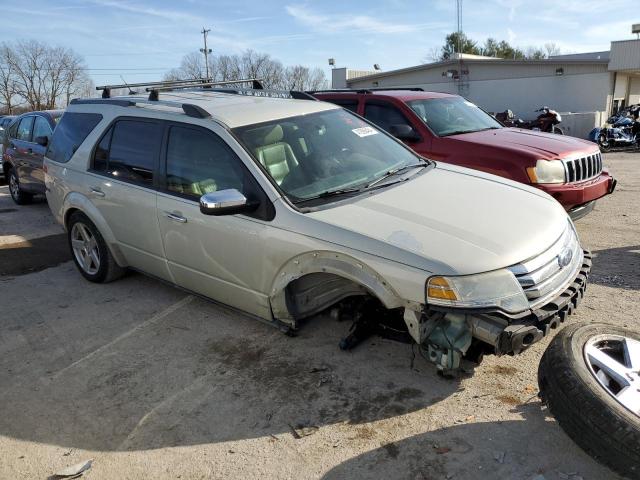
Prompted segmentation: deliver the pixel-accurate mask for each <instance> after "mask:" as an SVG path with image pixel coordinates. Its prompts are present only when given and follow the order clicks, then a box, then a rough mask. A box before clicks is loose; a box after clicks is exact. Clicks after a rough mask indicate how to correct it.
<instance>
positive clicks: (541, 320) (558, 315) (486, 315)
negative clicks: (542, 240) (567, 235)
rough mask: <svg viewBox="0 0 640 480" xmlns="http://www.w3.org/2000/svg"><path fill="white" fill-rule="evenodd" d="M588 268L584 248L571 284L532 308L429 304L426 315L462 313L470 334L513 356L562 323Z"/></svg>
mask: <svg viewBox="0 0 640 480" xmlns="http://www.w3.org/2000/svg"><path fill="white" fill-rule="evenodd" d="M590 271H591V253H590V252H588V251H586V250H584V259H583V261H582V265H581V267H580V270H579V271H578V274H577V275H576V277H575V278H574V279H573V281H572V282H571V284H570V285H569V286H568V287H567V288H566V289H565V290H564V291H562V292H561V293H560V294H559V295H557V296H556V297H555V298H553V299H552V300H550V301H549V302H547V303H546V304H544V305H543V306H541V307H539V308H536V309H534V310H527V311H525V312H523V313H520V314H517V315H510V314H507V313H505V312H502V311H495V310H494V311H482V310H479V311H472V310H465V311H462V310H461V309H455V310H454V309H449V308H438V307H435V306H429V308H428V310H427V311H426V312H425V314H426V316H427V317H430V316H433V315H438V314H439V315H442V314H443V313H444V314H445V316H446V315H447V313H448V314H458V315H460V314H464V315H465V318H466V323H467V324H468V325H470V326H471V330H472V332H471V333H472V336H473V338H474V339H475V340H476V341H480V342H482V343H484V344H486V345H487V346H490V347H493V348H492V350H493V351H492V352H491V353H494V354H496V355H506V354H510V355H514V354H518V353H520V352H522V351H523V350H525V349H526V348H528V347H529V346H531V345H532V344H534V343H536V342H537V341H539V340H540V339H542V338H543V337H544V336H546V335H547V334H549V332H550V331H551V330H553V329H555V328H557V327H558V326H559V325H560V324H561V323H563V322H564V321H565V320H566V319H567V317H568V316H569V315H571V314H572V313H573V312H574V310H575V309H576V308H577V307H578V305H579V304H580V301H581V300H582V297H583V296H584V293H585V291H586V289H587V280H588V277H589V272H590Z"/></svg>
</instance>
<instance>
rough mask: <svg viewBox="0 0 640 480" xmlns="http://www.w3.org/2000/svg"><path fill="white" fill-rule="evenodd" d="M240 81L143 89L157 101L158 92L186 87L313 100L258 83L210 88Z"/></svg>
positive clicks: (152, 99) (208, 90) (218, 91)
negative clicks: (248, 85)
mask: <svg viewBox="0 0 640 480" xmlns="http://www.w3.org/2000/svg"><path fill="white" fill-rule="evenodd" d="M239 82H240V81H234V80H230V81H226V82H207V83H201V84H183V85H169V86H162V87H157V88H156V87H148V88H146V89H145V90H146V91H147V92H149V100H151V101H157V100H158V99H159V98H160V95H159V94H160V92H173V91H176V90H187V89H193V88H198V89H207V90H206V91H207V92H217V93H228V94H232V95H251V96H255V97H276V98H288V97H290V98H293V99H295V100H314V101H317V100H318V99H317V98H315V97H314V96H313V95H311V94H309V93H307V92H301V91H298V90H275V89H265V88H263V87H262V84H260V87H259V88H256V86H255V85H254V86H253V88H211V87H214V86H224V85H231V84H235V83H239Z"/></svg>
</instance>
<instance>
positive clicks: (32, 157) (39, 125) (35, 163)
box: [27, 115, 53, 193]
mask: <svg viewBox="0 0 640 480" xmlns="http://www.w3.org/2000/svg"><path fill="white" fill-rule="evenodd" d="M52 132H53V131H52V130H51V126H50V125H49V122H48V121H47V119H46V118H44V117H42V116H40V115H36V116H35V119H34V122H33V134H32V136H31V146H30V147H29V148H30V149H31V153H30V154H29V155H28V157H27V161H28V163H29V171H30V172H31V178H30V181H31V184H32V186H33V188H34V189H37V190H38V191H39V192H40V193H44V170H43V165H42V162H43V161H44V153H45V152H46V150H47V147H45V146H42V145H40V144H39V143H37V142H36V138H38V137H46V138H47V141H50V140H51V134H52Z"/></svg>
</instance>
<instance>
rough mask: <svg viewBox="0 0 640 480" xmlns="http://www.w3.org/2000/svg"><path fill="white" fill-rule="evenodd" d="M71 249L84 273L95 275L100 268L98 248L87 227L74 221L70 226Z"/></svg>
mask: <svg viewBox="0 0 640 480" xmlns="http://www.w3.org/2000/svg"><path fill="white" fill-rule="evenodd" d="M71 249H72V250H73V255H74V256H75V258H76V261H77V262H78V265H79V266H80V268H82V270H84V272H85V273H87V274H89V275H95V274H96V273H98V270H99V269H100V250H99V249H98V242H97V241H96V238H95V236H94V235H93V234H92V233H91V230H89V228H88V227H87V226H86V225H85V224H83V223H81V222H76V223H74V224H73V227H72V228H71Z"/></svg>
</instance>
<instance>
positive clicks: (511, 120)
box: [496, 107, 564, 135]
mask: <svg viewBox="0 0 640 480" xmlns="http://www.w3.org/2000/svg"><path fill="white" fill-rule="evenodd" d="M536 112H541V113H540V115H538V116H537V117H536V118H535V119H534V120H529V121H524V120H522V119H521V118H515V115H514V114H513V112H512V111H511V110H505V111H504V112H500V113H497V114H496V119H498V120H499V121H500V122H502V123H503V124H504V126H505V127H515V128H525V129H527V130H537V131H540V132H547V133H556V134H558V135H564V131H563V130H562V129H561V128H560V127H558V124H559V123H561V122H562V116H561V115H560V114H559V113H558V112H556V111H555V110H552V109H550V108H549V107H542V108H539V109H538V110H536Z"/></svg>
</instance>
